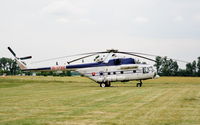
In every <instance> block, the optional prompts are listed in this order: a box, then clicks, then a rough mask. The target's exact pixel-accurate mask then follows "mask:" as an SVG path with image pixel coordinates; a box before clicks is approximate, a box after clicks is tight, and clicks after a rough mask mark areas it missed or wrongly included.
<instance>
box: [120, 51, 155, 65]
mask: <svg viewBox="0 0 200 125" xmlns="http://www.w3.org/2000/svg"><path fill="white" fill-rule="evenodd" d="M118 53H122V54H127V55H132V56H136V57H140V58H143V59H147V60H150V61H153V62H156V60H153V59H151V58H148V57H145V56H140V55H137V54H133V53H129V52H120V51H119V52H118Z"/></svg>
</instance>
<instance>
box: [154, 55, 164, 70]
mask: <svg viewBox="0 0 200 125" xmlns="http://www.w3.org/2000/svg"><path fill="white" fill-rule="evenodd" d="M161 65H162V57H160V56H157V57H156V63H155V65H154V66H155V67H156V70H157V72H158V73H159V74H160V73H161Z"/></svg>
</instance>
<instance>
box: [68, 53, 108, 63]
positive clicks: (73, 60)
mask: <svg viewBox="0 0 200 125" xmlns="http://www.w3.org/2000/svg"><path fill="white" fill-rule="evenodd" d="M102 53H107V52H96V53H93V54H90V55H87V56H83V57H80V58H77V59H74V60H72V61H69V62H67V63H68V64H70V63H72V62H75V61H78V60H81V59H84V58H87V57H91V56H94V55H97V54H102Z"/></svg>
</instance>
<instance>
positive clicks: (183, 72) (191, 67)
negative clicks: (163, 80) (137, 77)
mask: <svg viewBox="0 0 200 125" xmlns="http://www.w3.org/2000/svg"><path fill="white" fill-rule="evenodd" d="M154 66H155V67H156V69H157V72H158V74H159V75H161V76H200V57H198V58H197V60H194V61H193V62H191V63H187V64H186V69H181V68H179V65H178V63H177V61H174V60H172V59H168V58H167V57H160V56H157V57H156V63H155V65H154Z"/></svg>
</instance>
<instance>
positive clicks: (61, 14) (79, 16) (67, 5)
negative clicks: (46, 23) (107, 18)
mask: <svg viewBox="0 0 200 125" xmlns="http://www.w3.org/2000/svg"><path fill="white" fill-rule="evenodd" d="M81 5H82V4H79V1H76V2H72V1H69V0H57V1H53V2H51V3H49V4H48V5H47V6H46V7H44V8H43V10H42V13H43V14H44V15H50V16H52V17H53V18H55V21H56V22H58V23H72V22H73V23H74V22H75V23H84V22H85V23H90V24H94V21H91V19H90V18H89V10H88V9H87V7H85V6H83V5H82V6H81Z"/></svg>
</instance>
